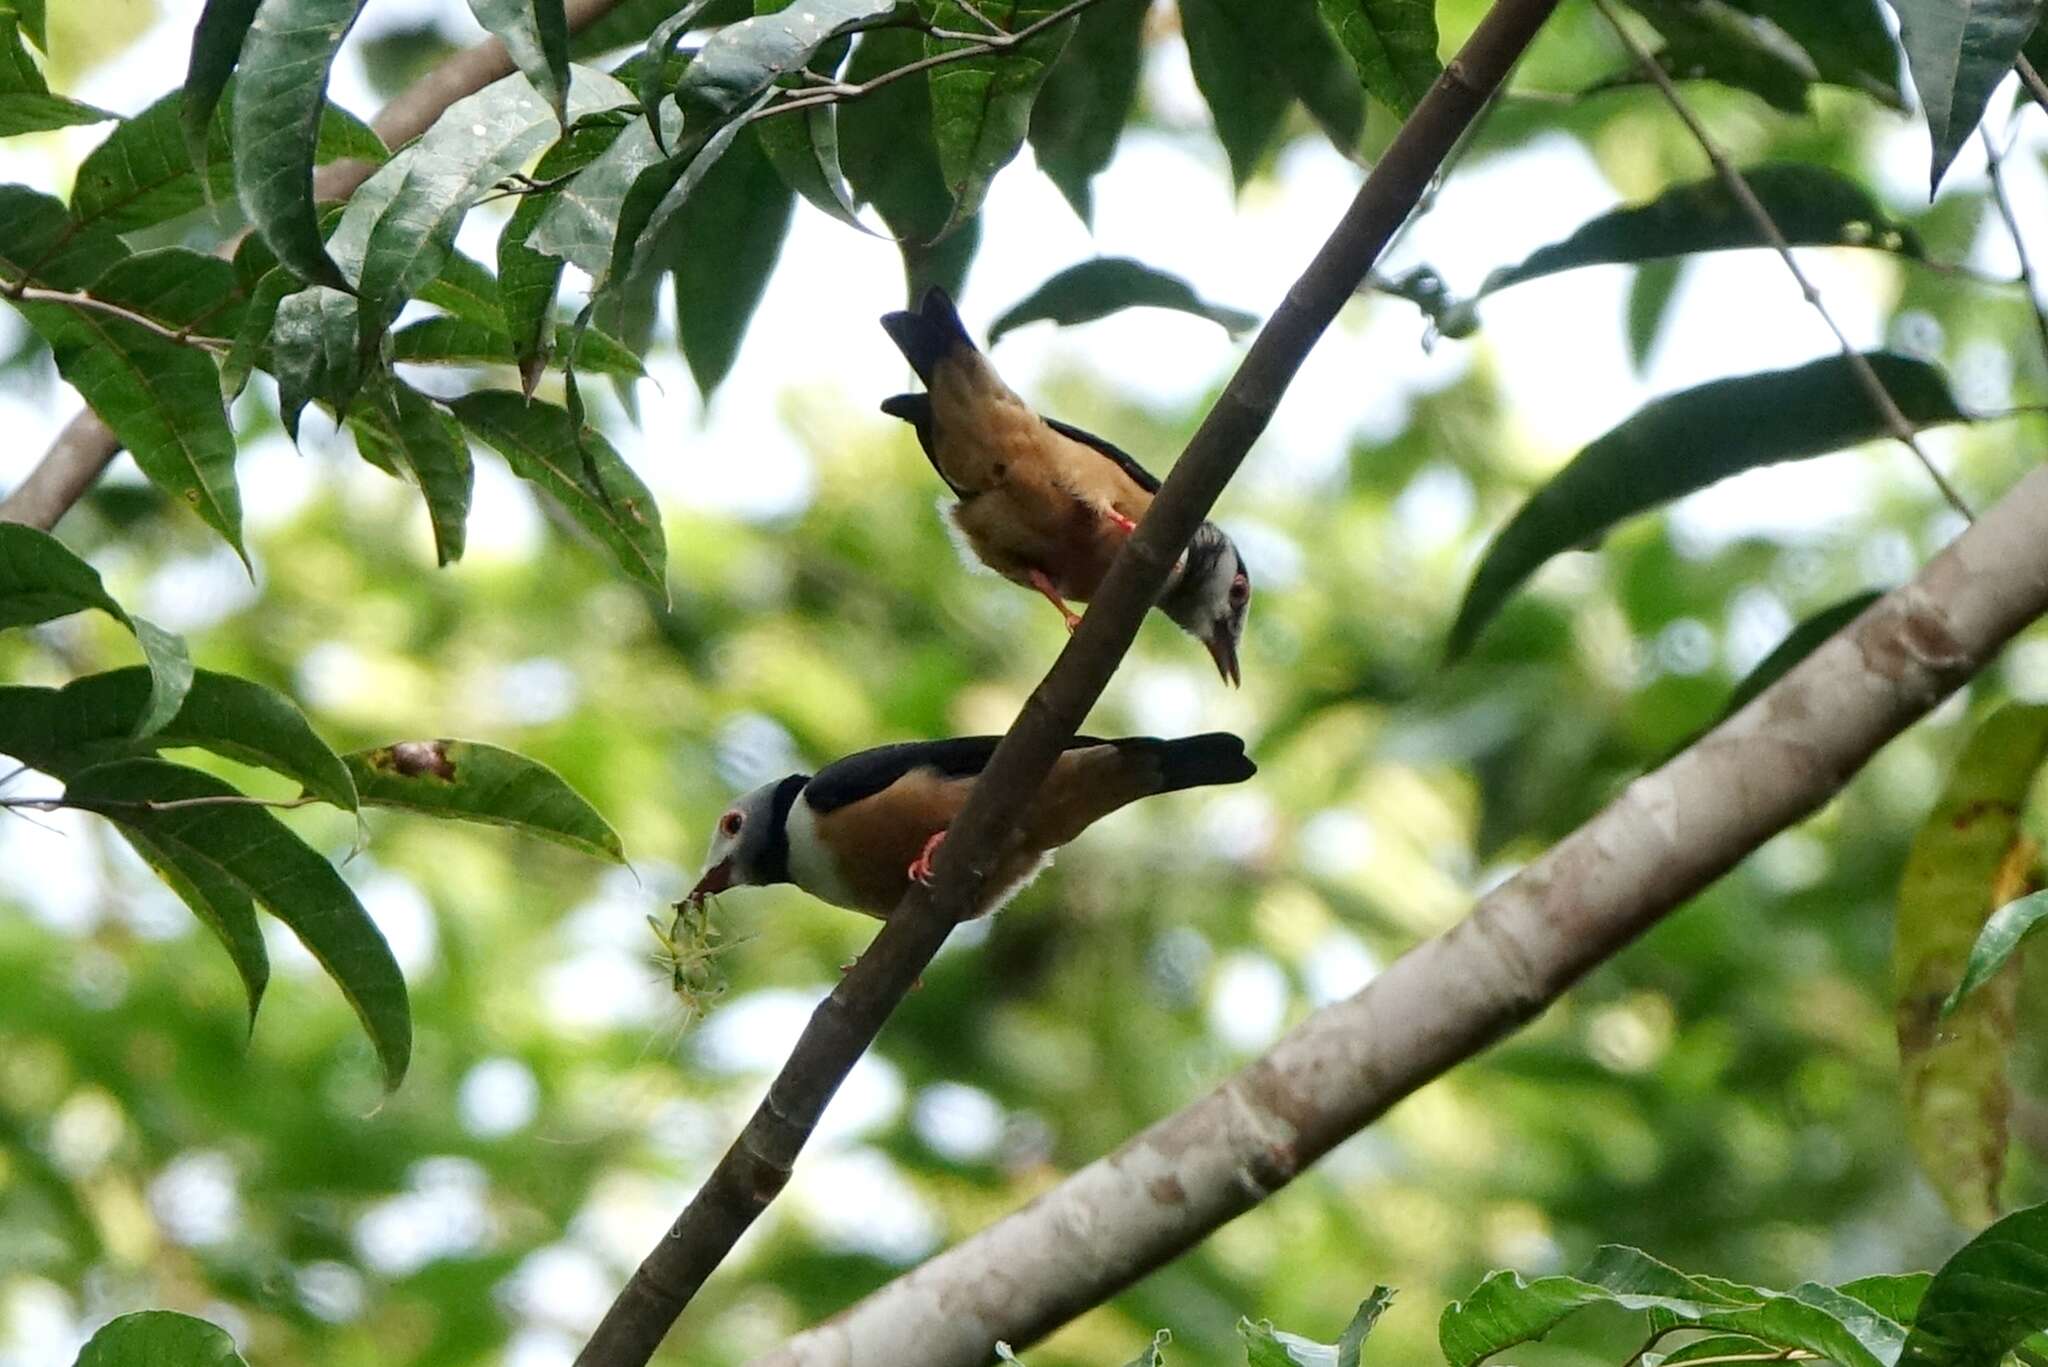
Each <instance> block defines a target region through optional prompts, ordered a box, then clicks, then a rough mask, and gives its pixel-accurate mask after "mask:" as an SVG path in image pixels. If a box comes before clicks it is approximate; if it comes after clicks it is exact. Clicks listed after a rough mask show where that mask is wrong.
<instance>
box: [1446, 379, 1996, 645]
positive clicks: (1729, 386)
mask: <svg viewBox="0 0 2048 1367" xmlns="http://www.w3.org/2000/svg"><path fill="white" fill-rule="evenodd" d="M1865 359H1866V360H1867V361H1868V362H1869V364H1870V366H1871V368H1872V369H1873V370H1875V371H1876V372H1877V376H1878V379H1879V380H1880V381H1881V382H1882V383H1883V384H1884V386H1885V388H1886V390H1887V391H1889V392H1890V394H1891V396H1892V398H1893V400H1894V401H1895V402H1897V404H1898V406H1899V409H1900V411H1901V412H1903V413H1904V414H1905V415H1906V417H1907V419H1908V420H1910V421H1911V422H1912V423H1913V425H1914V426H1915V427H1927V426H1932V425H1934V424H1936V423H1944V422H1956V421H1959V420H1961V419H1962V418H1963V417H1964V416H1965V415H1964V414H1963V411H1962V410H1961V409H1960V408H1958V407H1957V406H1956V401H1955V398H1954V396H1953V395H1951V394H1950V392H1949V387H1948V381H1947V379H1946V378H1945V377H1944V376H1943V375H1942V372H1941V371H1940V370H1939V369H1938V368H1936V367H1935V366H1932V365H1930V364H1928V363H1927V362H1925V361H1918V360H1914V359H1912V358H1910V357H1905V356H1895V355H1892V354H1890V353H1889V352H1873V353H1870V354H1869V355H1867V356H1866V357H1865ZM1885 432H1886V428H1885V425H1884V422H1883V420H1882V419H1880V418H1879V417H1878V415H1877V412H1876V410H1875V409H1874V408H1873V407H1872V406H1871V402H1870V398H1869V396H1868V395H1867V394H1865V392H1864V390H1863V387H1862V385H1861V384H1860V383H1859V382H1858V381H1857V379H1856V376H1855V373H1854V372H1853V370H1852V369H1851V368H1850V365H1849V363H1848V362H1847V361H1846V360H1844V359H1843V358H1842V357H1840V356H1829V357H1826V358H1825V359H1822V360H1818V361H1810V362H1808V363H1807V364H1805V365H1803V366H1797V367H1794V368H1793V369H1791V370H1777V371H1767V372H1764V373H1762V374H1757V375H1744V376H1740V377H1737V378H1734V379H1727V380H1715V381H1712V382H1710V383H1708V384H1703V385H1699V386H1697V387H1696V388H1693V389H1687V390H1684V391H1681V392H1680V393H1677V394H1671V395H1667V396H1666V397H1664V398H1661V399H1656V400H1653V401H1652V402H1651V403H1649V404H1648V405H1646V406H1645V407H1643V408H1642V409H1640V410H1639V411H1637V412H1636V413H1635V414H1634V415H1633V416H1631V417H1630V418H1628V419H1627V420H1626V421H1625V422H1623V423H1622V424H1621V425H1620V426H1619V427H1616V428H1614V429H1613V430H1612V431H1610V432H1608V433H1607V434H1606V435H1605V436H1603V437H1601V438H1599V439H1598V440H1597V441H1595V442H1594V443H1593V444H1592V445H1590V446H1588V447H1586V448H1585V449H1584V450H1583V451H1581V452H1579V454H1578V455H1576V456H1574V457H1573V458H1572V460H1571V463H1570V464H1568V465H1566V466H1565V468H1564V469H1562V470H1560V471H1559V472H1558V473H1557V475H1556V476H1554V477H1553V478H1552V479H1551V481H1550V482H1549V483H1548V484H1546V485H1544V486H1543V488H1542V489H1540V490H1539V491H1537V493H1536V494H1535V496H1534V497H1532V498H1531V499H1530V500H1529V501H1528V502H1527V503H1525V504H1524V505H1522V509H1521V511H1520V512H1518V513H1516V514H1515V516H1514V517H1513V518H1512V519H1511V520H1510V521H1509V522H1508V525H1507V526H1506V527H1504V528H1503V529H1502V530H1501V532H1500V534H1499V535H1498V536H1496V537H1495V538H1494V539H1493V543H1492V544H1491V545H1490V546H1488V547H1487V550H1486V554H1485V556H1484V557H1483V558H1482V559H1481V561H1480V564H1479V569H1478V571H1477V572H1476V573H1475V574H1474V575H1473V577H1472V583H1471V586H1470V587H1469V588H1467V589H1466V591H1465V601H1464V603H1463V604H1462V605H1461V606H1460V607H1459V609H1458V619H1457V621H1456V623H1455V624H1454V625H1453V626H1452V627H1451V636H1450V645H1449V652H1450V655H1451V656H1452V658H1456V657H1457V656H1460V655H1463V654H1464V653H1465V651H1466V650H1467V649H1469V648H1470V646H1471V644H1472V642H1473V640H1474V638H1476V637H1477V636H1478V634H1479V630H1480V628H1481V627H1483V626H1485V625H1486V623H1487V622H1488V621H1490V620H1491V619H1492V617H1493V615H1494V613H1496V612H1498V611H1499V610H1500V606H1501V604H1502V603H1504V602H1506V601H1507V598H1508V595H1510V594H1511V593H1513V592H1514V591H1515V589H1516V588H1517V587H1518V586H1519V585H1520V584H1521V583H1522V581H1523V580H1525V579H1527V578H1528V577H1529V576H1530V575H1531V574H1532V573H1534V572H1535V570H1536V568H1537V567H1538V566H1540V565H1542V564H1543V563H1544V562H1545V561H1547V560H1549V559H1550V558H1551V557H1552V556H1554V555H1557V554H1559V553H1560V552H1563V551H1567V550H1572V549H1575V548H1577V547H1582V546H1586V545H1588V544H1590V543H1592V542H1594V541H1595V540H1597V539H1598V538H1599V537H1600V536H1601V535H1602V534H1603V533H1605V532H1606V531H1607V529H1608V528H1610V527H1612V526H1614V525H1615V524H1616V523H1618V522H1620V521H1622V520H1623V519H1624V518H1628V517H1632V516H1634V515H1635V514H1637V513H1641V512H1646V511H1648V510H1649V509H1652V508H1656V507H1659V506H1661V505H1663V504H1665V503H1669V502H1670V501H1671V500H1673V499H1676V498H1681V497H1683V496H1684V495H1686V494H1689V493H1693V492H1695V491H1696V490H1699V489H1704V488H1706V487H1707V486H1708V485H1710V484H1713V483H1716V482H1717V481H1719V480H1722V479H1726V478H1727V477H1728V476H1730V475H1734V474H1740V473H1741V472H1742V471H1744V470H1751V469H1755V468H1756V467H1758V466H1760V465H1771V464H1775V463H1776V462H1778V461H1785V460H1799V459H1803V458H1805V457H1808V456H1818V455H1824V454H1826V453H1828V452H1830V451H1838V450H1840V449H1842V448H1843V447H1845V446H1850V445H1854V444H1855V443H1857V442H1859V441H1868V440H1871V439H1873V438H1876V437H1880V436H1883V435H1885Z"/></svg>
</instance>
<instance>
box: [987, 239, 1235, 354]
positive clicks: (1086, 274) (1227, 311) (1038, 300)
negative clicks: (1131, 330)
mask: <svg viewBox="0 0 2048 1367" xmlns="http://www.w3.org/2000/svg"><path fill="white" fill-rule="evenodd" d="M1135 308H1155V309H1174V310H1177V311H1179V312H1181V313H1192V314H1194V315H1195V316H1196V317H1197V318H1207V319H1208V320H1209V321H1210V322H1212V323H1215V324H1216V325H1217V326H1218V327H1221V328H1222V329H1223V330H1224V331H1226V332H1228V333H1230V334H1231V335H1232V336H1236V335H1237V334H1238V333H1240V332H1243V331H1245V330H1246V329H1247V328H1251V327H1255V326H1257V325H1258V321H1259V319H1258V315H1257V314H1253V313H1246V312H1244V311H1243V310H1241V309H1233V308H1226V307H1224V306H1223V305H1221V304H1212V303H1210V302H1209V301H1208V300H1206V299H1204V298H1202V297H1201V296H1200V295H1198V294H1196V293H1195V290H1194V286H1192V285H1190V284H1188V282H1187V281H1185V280H1183V279H1181V278H1180V277H1179V276H1177V275H1168V274H1167V273H1166V272H1165V271H1162V270H1155V269H1154V268H1152V267H1151V266H1148V265H1146V264H1145V263H1144V262H1142V261H1133V260H1131V259H1130V258H1129V257H1127V256H1098V257H1096V258H1095V259H1094V260H1092V261H1083V262H1081V263H1080V264H1079V265H1075V266H1069V267H1067V268H1066V269H1065V270H1063V271H1061V272H1059V273H1058V274H1057V275H1054V276H1053V277H1052V278H1051V279H1049V280H1047V281H1046V282H1045V283H1044V284H1042V285H1040V286H1039V287H1038V288H1037V289H1035V290H1033V291H1031V293H1030V294H1028V295H1026V296H1025V297H1024V298H1023V299H1022V300H1020V301H1018V302H1017V303H1015V304H1012V305H1011V306H1010V307H1009V308H1008V309H1006V310H1004V312H1003V315H1002V316H1001V317H1000V318H998V319H996V321H995V322H994V323H993V324H992V325H990V327H989V330H988V341H989V345H990V346H994V345H995V344H996V340H997V339H998V338H1000V337H1001V336H1002V335H1003V334H1004V333H1006V332H1008V331H1010V330H1011V329H1012V328H1018V327H1022V326H1024V325H1025V324H1026V323H1036V322H1039V321H1042V320H1050V321H1052V322H1055V323H1058V324H1059V325H1060V326H1062V327H1071V326H1073V325H1074V324H1076V323H1092V322H1094V321H1095V320H1096V319H1098V318H1107V317H1109V316H1110V315H1111V314H1112V313H1120V312H1122V311H1123V310H1125V309H1135Z"/></svg>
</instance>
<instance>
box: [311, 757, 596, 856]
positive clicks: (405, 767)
mask: <svg viewBox="0 0 2048 1367" xmlns="http://www.w3.org/2000/svg"><path fill="white" fill-rule="evenodd" d="M348 765H349V769H350V770H351V771H352V772H353V773H354V775H355V780H356V787H357V788H358V789H359V790H360V791H361V793H362V795H363V801H364V802H365V803H368V804H370V805H371V806H377V807H400V808H403V809H405V810H407V811H411V812H418V813H421V814H422V815H425V816H439V817H450V818H454V819H456V820H461V821H480V822H483V823H485V824H486V825H491V826H509V827H511V828H512V829H514V830H518V831H524V832H525V833H527V834H528V835H535V836H539V837H541V838H542V839H544V840H552V841H554V842H555V843H557V844H560V845H566V846H568V847H569V848H570V849H572V850H579V851H581V852H582V853H584V854H590V855H595V856H597V857H598V858H600V859H609V860H611V861H612V862H614V863H623V862H625V848H624V846H622V845H621V844H620V843H619V837H618V833H617V832H616V831H614V830H613V829H612V828H611V827H610V826H609V825H608V824H606V822H605V819H604V818H603V817H602V816H599V815H598V813H597V809H596V808H594V807H592V806H591V805H590V804H589V803H588V802H585V801H584V800H583V798H582V797H581V796H579V795H578V794H577V792H576V790H575V789H573V788H571V787H570V786H569V785H568V784H567V783H565V782H563V780H562V777H561V775H559V774H557V773H556V772H555V771H554V770H552V769H550V768H548V767H547V766H546V765H544V764H541V763H538V762H537V761H535V760H530V759H528V758H526V757H525V756H524V755H517V754H514V753H513V752H512V751H510V750H501V749H499V748H498V747H497V746H495V745H484V744H481V743H480V742H477V741H465V740H414V741H401V742H399V743H397V744H395V745H385V746H379V747H378V748H376V749H374V750H361V751H358V752H356V753H355V754H352V755H350V756H348Z"/></svg>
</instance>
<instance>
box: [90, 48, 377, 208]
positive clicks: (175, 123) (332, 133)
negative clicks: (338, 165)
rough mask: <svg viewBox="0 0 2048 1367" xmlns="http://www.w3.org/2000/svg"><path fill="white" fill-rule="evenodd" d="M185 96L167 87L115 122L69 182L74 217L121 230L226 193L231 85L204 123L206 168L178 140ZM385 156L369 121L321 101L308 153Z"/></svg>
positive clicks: (325, 158)
mask: <svg viewBox="0 0 2048 1367" xmlns="http://www.w3.org/2000/svg"><path fill="white" fill-rule="evenodd" d="M185 99H186V96H185V95H184V94H183V93H182V92H178V91H173V92H172V93H171V94H169V95H166V96H164V97H163V98H162V99H160V100H158V101H157V102H156V103H155V104H152V105H151V106H149V108H147V109H145V110H143V111H142V112H141V113H140V114H137V115H136V116H135V117H134V118H132V119H126V120H123V121H122V123H121V125H120V127H118V128H116V129H115V130H114V131H113V132H112V133H109V134H108V135H107V137H106V140H105V141H103V142H101V143H100V145H99V146H97V147H95V148H93V149H92V151H91V152H89V153H87V154H86V157H85V160H84V161H83V162H80V163H79V167H78V177H77V179H76V180H75V181H74V182H73V183H72V188H71V212H72V214H73V215H75V216H76V217H77V219H78V221H79V222H80V223H84V224H88V225H91V226H94V227H99V228H104V229H106V230H107V231H109V232H115V233H129V232H134V231H135V230H136V229H138V228H148V227H152V226H154V225H156V224H158V223H168V222H170V221H171V220H172V219H176V218H182V217H183V216H184V215H186V214H188V213H191V212H193V211H194V210H196V209H199V208H201V207H202V206H204V205H206V204H209V203H212V202H214V201H216V200H219V199H222V198H225V197H227V196H229V195H232V194H233V192H234V184H235V181H234V168H233V166H232V165H231V164H230V162H231V160H232V157H231V153H230V149H229V138H228V128H229V125H230V121H231V120H232V118H233V113H232V111H233V107H234V86H233V84H232V82H231V83H230V84H229V86H228V88H227V89H226V90H224V91H222V92H221V94H220V100H221V107H220V110H219V111H218V112H217V113H216V114H215V116H214V118H213V120H212V122H211V123H210V124H209V125H208V127H207V134H206V143H205V146H206V148H207V151H208V155H207V159H206V171H205V173H204V175H202V174H201V173H200V172H199V171H197V170H195V169H194V167H193V163H192V159H191V156H190V154H189V151H188V149H187V148H186V146H185V143H184V136H183V121H184V107H185ZM389 155H390V153H389V152H387V151H386V150H385V147H384V144H383V142H382V141H380V140H379V139H378V137H377V135H376V134H375V133H374V132H372V131H371V130H370V128H369V126H368V125H367V124H365V123H363V122H362V121H361V120H359V119H357V118H356V117H355V116H354V115H353V114H350V113H349V112H348V111H347V110H345V109H338V108H335V107H334V106H331V105H330V106H329V107H328V108H327V110H326V112H325V114H323V115H322V117H321V120H320V136H319V140H318V141H317V142H316V143H315V144H314V149H313V159H314V161H315V162H318V163H326V162H329V161H335V160H338V159H341V158H350V159H353V160H357V161H368V162H382V161H384V160H385V158H387V157H388V156H389Z"/></svg>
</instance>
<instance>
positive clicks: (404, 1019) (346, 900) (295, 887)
mask: <svg viewBox="0 0 2048 1367" xmlns="http://www.w3.org/2000/svg"><path fill="white" fill-rule="evenodd" d="M64 795H65V798H66V800H68V801H70V802H72V803H75V804H77V805H79V806H81V807H84V808H86V809H87V810H89V811H97V812H99V813H101V814H102V815H104V816H105V817H107V819H108V820H110V821H113V822H114V823H116V824H117V825H119V826H121V827H123V828H125V829H128V830H133V831H135V832H138V833H139V834H141V835H142V836H143V838H144V839H145V840H147V841H148V842H149V843H150V844H151V845H153V846H155V847H157V848H158V849H160V850H162V851H164V852H165V853H166V854H167V855H168V856H170V857H171V858H174V859H176V860H178V861H179V862H180V863H181V864H182V863H185V862H187V861H189V862H191V863H193V864H204V865H207V866H210V867H211V868H213V869H215V870H217V871H218V873H219V875H220V876H221V877H223V878H226V879H229V880H232V881H233V883H234V884H235V885H237V886H238V887H240V888H241V889H242V891H243V892H244V893H246V894H247V895H248V896H250V897H251V898H253V899H255V900H256V901H257V902H258V903H260V904H261V905H262V906H263V907H264V908H265V909H266V910H268V911H269V912H270V913H271V915H273V916H275V917H277V918H278V919H279V920H281V921H283V922H284V923H285V924H286V925H287V926H290V927H291V929H292V931H293V933H294V934H296V935H297V936H298V937H299V940H300V942H301V943H302V944H304V945H305V946H306V948H307V949H308V950H309V951H311V952H312V955H313V957H314V958H316V959H318V960H319V961H320V966H321V967H322V968H324V969H326V970H327V974H328V976H329V977H331V978H333V979H334V981H335V983H336V985H337V986H339V987H340V988H341V990H342V994H343V995H344V996H345V997H347V998H348V1002H349V1005H350V1006H351V1007H352V1008H354V1010H355V1013H356V1019H357V1020H359V1021H360V1022H361V1023H362V1026H363V1030H364V1032H365V1033H366V1034H368V1035H369V1037H370V1042H371V1044H372V1045H373V1046H375V1048H376V1051H377V1058H378V1061H379V1062H380V1063H381V1064H382V1065H383V1069H384V1081H385V1085H386V1086H387V1087H396V1086H397V1085H398V1083H399V1081H400V1079H402V1078H403V1077H404V1076H405V1069H406V1063H407V1061H408V1059H409V1058H410V1057H411V1054H412V1013H411V1009H410V1008H409V1006H408V1005H407V1002H406V991H405V979H404V977H403V976H402V975H401V974H400V973H399V971H398V964H397V961H396V960H394V959H393V958H392V957H391V950H390V947H389V946H388V945H386V944H385V942H384V936H383V934H382V933H381V932H380V931H379V930H378V929H377V924H376V922H374V921H372V920H371V919H370V916H369V913H368V912H366V911H364V910H363V907H362V904H361V903H360V902H358V901H357V900H356V897H355V894H354V893H353V892H351V891H350V890H349V886H348V884H347V883H345V882H343V881H342V879H341V875H340V874H338V873H336V872H335V871H334V866H333V865H331V864H329V863H328V862H327V861H326V860H325V859H323V858H321V857H320V856H319V855H318V854H317V853H315V852H314V851H313V850H312V849H311V848H309V847H308V846H307V845H306V844H305V842H303V841H301V840H300V839H299V838H298V837H297V836H296V835H294V834H293V833H292V832H291V830H290V828H289V827H287V826H285V824H284V823H283V822H281V821H279V820H278V819H277V818H276V817H275V816H274V815H272V814H271V813H270V812H268V811H266V810H264V809H263V808H261V807H258V806H254V805H250V804H247V803H219V802H215V801H211V799H219V798H236V797H239V796H240V795H239V794H238V793H236V791H235V790H234V789H233V788H231V787H229V786H228V785H227V784H225V783H222V782H221V781H220V780H219V779H217V778H214V777H213V776H212V775H210V774H202V773H200V772H199V771H197V770H195V769H187V768H184V767H182V766H180V765H176V764H166V763H164V762H163V761H162V760H156V759H125V760H116V761H114V762H112V763H110V764H102V765H98V766H95V767H93V768H90V769H86V770H84V771H83V772H81V773H79V774H78V775H76V776H75V777H74V778H72V780H71V781H70V783H69V784H67V785H66V787H65V790H64ZM194 799H207V800H208V801H205V802H203V803H196V804H195V803H194V801H193V800H194ZM168 803H177V804H182V805H177V806H166V805H164V804H168ZM150 804H154V805H150Z"/></svg>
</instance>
